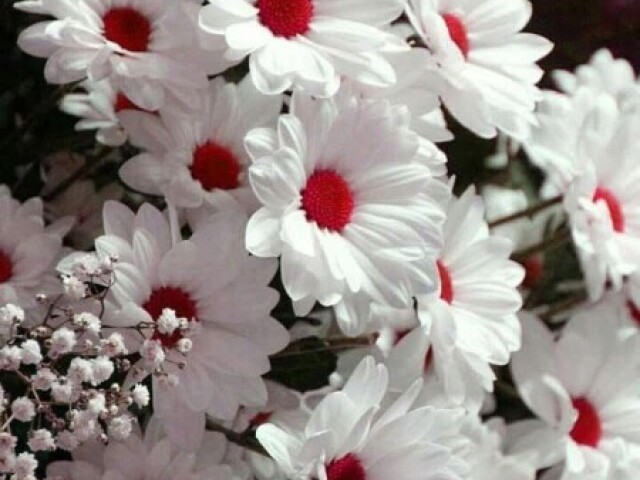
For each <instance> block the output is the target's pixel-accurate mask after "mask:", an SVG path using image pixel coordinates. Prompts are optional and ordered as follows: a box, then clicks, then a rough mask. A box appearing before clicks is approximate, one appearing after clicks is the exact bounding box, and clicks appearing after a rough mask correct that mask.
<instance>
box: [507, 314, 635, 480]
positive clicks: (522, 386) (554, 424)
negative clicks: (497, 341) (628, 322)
mask: <svg viewBox="0 0 640 480" xmlns="http://www.w3.org/2000/svg"><path fill="white" fill-rule="evenodd" d="M611 314H613V315H615V310H614V309H610V308H609V309H606V308H605V309H603V308H602V307H596V308H587V309H583V310H581V311H579V312H578V313H576V314H574V315H573V317H572V318H571V319H570V320H569V322H568V324H567V325H566V327H565V328H564V330H563V331H562V334H561V335H560V337H559V338H558V339H557V340H555V339H554V335H553V334H552V333H551V332H550V331H549V330H548V329H547V327H546V326H545V325H544V324H543V323H542V322H541V321H540V320H538V319H537V318H536V317H535V316H533V315H531V314H522V316H521V320H522V328H523V345H522V349H521V350H520V351H519V352H518V353H516V354H515V355H514V357H513V363H512V365H511V370H512V373H513V377H514V379H515V381H516V385H517V387H518V391H519V392H520V395H521V396H522V399H523V400H524V402H525V403H526V404H527V406H528V407H529V408H530V409H531V411H532V412H533V413H534V414H535V415H536V416H537V417H538V419H535V420H525V421H523V422H522V423H520V424H519V425H518V424H516V425H518V427H517V430H518V435H516V436H514V438H513V439H512V441H513V443H514V445H521V446H525V445H528V446H529V447H534V448H537V449H538V451H539V452H540V455H539V456H538V458H537V460H536V462H537V465H536V466H537V467H538V468H546V467H550V466H552V465H554V464H555V463H557V462H560V461H562V460H564V464H563V465H558V466H557V467H556V470H557V472H556V474H558V477H560V474H562V478H563V479H567V480H569V479H571V480H574V479H575V480H577V479H581V478H598V479H600V478H602V479H606V478H632V476H630V477H625V476H622V475H620V476H616V475H613V471H614V469H618V468H619V469H625V468H629V467H632V466H633V465H634V464H635V465H637V462H638V461H639V460H640V456H639V454H638V452H639V451H640V448H639V447H640V435H639V434H638V429H637V425H638V422H640V413H639V412H640V398H638V394H637V391H636V389H637V381H636V380H637V372H638V367H639V365H640V344H639V342H640V337H639V336H638V335H632V336H621V335H620V331H619V329H618V328H616V326H615V323H616V322H612V321H610V320H611V319H610V318H607V317H608V316H609V315H611ZM514 427H515V426H514ZM620 449H624V450H625V452H627V454H626V460H625V462H624V464H618V463H617V462H616V459H617V457H618V456H619V454H620ZM618 473H620V474H621V473H622V472H618ZM632 473H634V472H633V471H629V472H627V474H632ZM635 473H636V474H637V470H636V471H635ZM589 475H592V476H589ZM558 477H554V478H558Z"/></svg>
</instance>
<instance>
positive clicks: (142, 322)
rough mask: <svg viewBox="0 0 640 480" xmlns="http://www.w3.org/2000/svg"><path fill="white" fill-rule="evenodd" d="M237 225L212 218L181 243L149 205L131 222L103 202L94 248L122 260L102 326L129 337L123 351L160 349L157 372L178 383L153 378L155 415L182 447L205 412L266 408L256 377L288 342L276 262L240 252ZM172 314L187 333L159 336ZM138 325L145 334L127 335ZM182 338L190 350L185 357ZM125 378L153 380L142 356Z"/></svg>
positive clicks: (191, 442)
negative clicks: (101, 229)
mask: <svg viewBox="0 0 640 480" xmlns="http://www.w3.org/2000/svg"><path fill="white" fill-rule="evenodd" d="M244 221H245V220H244V218H243V215H242V213H241V212H233V213H229V214H226V213H225V214H218V215H213V216H212V217H210V219H209V221H208V222H207V223H206V224H200V225H198V226H197V227H195V228H194V229H193V230H194V233H193V235H191V237H190V238H189V239H188V240H183V241H179V240H176V237H177V236H178V238H179V229H178V227H177V226H176V225H171V224H170V222H169V221H168V220H167V219H166V217H165V216H164V215H163V214H162V213H160V212H159V211H158V210H156V209H155V208H153V207H151V206H150V205H148V204H145V205H143V206H142V207H141V208H140V210H139V211H138V213H137V214H134V213H133V212H131V211H130V210H129V209H128V208H126V207H125V206H123V205H121V204H118V203H115V202H109V203H107V204H106V206H105V210H104V226H105V235H104V236H101V237H99V238H98V239H97V240H96V250H97V253H98V255H99V256H101V257H102V256H111V255H117V256H118V258H119V261H118V262H117V264H116V267H115V276H116V278H117V281H116V284H115V286H114V287H113V288H112V290H110V292H109V297H108V300H109V305H108V306H109V308H108V311H107V316H106V317H105V320H104V324H105V325H106V326H109V327H111V328H116V329H119V330H120V331H121V332H122V333H123V334H124V335H125V336H126V339H127V341H128V342H129V343H130V351H136V350H138V349H140V348H141V347H142V346H144V343H143V342H146V341H149V340H152V341H154V342H156V344H157V346H159V347H160V348H161V349H162V350H163V351H164V358H165V359H166V361H165V362H164V364H163V365H162V368H163V372H164V373H165V374H167V375H173V376H175V378H177V380H178V382H179V384H178V386H177V387H176V386H171V385H169V384H167V383H166V382H163V381H162V377H161V376H158V375H153V391H154V396H153V401H154V405H153V407H154V412H155V414H156V416H157V417H158V418H159V420H160V421H161V423H162V425H163V427H164V428H165V430H166V432H167V434H168V435H169V437H170V438H171V440H172V441H173V442H175V443H177V444H178V445H180V447H181V448H184V449H189V450H193V449H194V448H195V447H196V446H197V445H199V442H200V440H201V438H202V434H203V432H204V423H205V412H208V413H209V414H211V415H214V416H215V417H218V418H223V419H231V418H233V416H234V415H235V414H236V412H237V410H238V407H239V406H240V405H247V406H256V407H257V406H260V405H263V404H264V403H265V402H266V399H267V392H266V388H265V385H264V382H263V381H262V379H261V375H262V374H264V373H266V372H267V371H268V370H269V360H268V355H270V354H273V353H275V352H277V351H278V350H280V349H282V348H283V347H284V346H285V345H286V344H287V341H288V334H287V332H286V330H285V329H284V328H283V327H282V326H281V325H280V324H279V323H278V322H277V321H275V320H274V319H273V318H271V317H270V311H271V309H272V308H273V307H274V306H275V304H276V303H277V299H278V295H277V293H276V292H275V291H274V290H272V289H270V288H269V287H268V284H269V282H270V281H271V279H272V277H273V276H274V274H275V270H276V267H277V265H276V262H275V261H272V260H268V259H258V258H256V257H250V256H249V255H248V254H247V253H246V251H245V250H244V248H243V247H242V234H243V232H244ZM246 298H251V302H247V301H246ZM171 312H172V314H173V315H175V317H178V318H181V319H184V321H186V326H187V327H188V328H187V329H184V328H176V329H173V330H171V331H168V330H167V329H164V328H162V326H163V323H162V322H164V321H165V320H166V318H165V317H166V316H167V315H168V314H169V313H171ZM154 325H155V327H154V328H149V327H150V326H154ZM136 326H140V327H142V329H141V330H140V331H141V332H142V335H141V334H140V333H138V332H137V331H136V330H132V329H131V328H132V327H136ZM184 340H188V342H189V346H190V350H189V351H188V353H187V354H186V355H185V354H184V351H185V348H184V343H185V342H184ZM181 363H185V365H184V368H180V364H181ZM132 372H134V374H135V375H137V376H138V377H139V378H144V377H145V376H146V375H149V374H152V373H153V372H152V371H149V369H148V367H147V363H145V358H143V359H142V360H140V362H139V363H138V364H137V365H136V367H135V368H134V369H133V370H132Z"/></svg>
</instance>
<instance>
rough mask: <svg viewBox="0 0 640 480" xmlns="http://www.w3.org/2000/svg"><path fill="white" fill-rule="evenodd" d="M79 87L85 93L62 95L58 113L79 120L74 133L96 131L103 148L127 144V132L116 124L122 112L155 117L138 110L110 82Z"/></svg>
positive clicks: (91, 83)
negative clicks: (78, 118)
mask: <svg viewBox="0 0 640 480" xmlns="http://www.w3.org/2000/svg"><path fill="white" fill-rule="evenodd" d="M81 86H82V88H83V89H84V90H85V91H86V92H85V93H69V94H67V95H65V96H64V97H63V99H62V101H61V102H60V109H61V110H62V111H63V112H65V113H68V114H69V115H75V116H77V117H81V118H82V120H80V121H79V122H78V123H76V126H75V128H76V130H78V131H83V130H97V132H96V140H97V141H98V142H100V143H102V144H104V145H108V146H112V147H118V146H120V145H123V144H124V143H125V142H126V141H127V132H126V131H125V130H124V128H123V127H122V125H121V124H120V120H119V114H120V113H121V112H126V111H139V112H144V113H146V114H147V115H150V116H157V112H153V111H148V110H145V109H143V108H140V107H138V106H137V105H136V104H135V103H133V102H132V101H131V100H130V99H129V97H127V96H126V95H125V94H124V93H122V92H119V91H118V90H117V89H116V88H115V87H114V85H113V84H112V83H111V82H110V81H109V80H101V81H99V82H92V81H89V80H86V81H84V82H82V84H81ZM150 121H151V120H150Z"/></svg>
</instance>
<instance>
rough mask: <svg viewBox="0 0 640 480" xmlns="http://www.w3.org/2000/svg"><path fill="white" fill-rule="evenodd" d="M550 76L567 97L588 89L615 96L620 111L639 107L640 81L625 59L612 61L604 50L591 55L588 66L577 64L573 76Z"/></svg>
mask: <svg viewBox="0 0 640 480" xmlns="http://www.w3.org/2000/svg"><path fill="white" fill-rule="evenodd" d="M552 75H553V79H554V80H555V82H556V85H558V87H559V88H560V90H562V91H563V92H565V93H567V94H570V95H573V94H575V93H576V92H577V91H578V89H580V87H588V88H589V89H591V90H594V91H596V92H606V93H608V94H609V95H611V96H613V97H615V98H616V100H617V102H618V104H619V105H620V107H621V109H622V110H623V111H633V110H636V111H637V109H639V108H640V79H638V78H636V75H635V73H634V72H633V67H632V66H631V64H630V63H629V62H628V61H627V60H625V59H623V58H613V55H611V52H610V51H609V50H607V49H606V48H603V49H600V50H598V51H597V52H596V53H594V54H593V55H592V57H591V60H590V61H589V63H587V64H585V65H580V66H579V67H578V68H576V70H575V72H574V73H572V72H568V71H566V70H556V71H554V72H552Z"/></svg>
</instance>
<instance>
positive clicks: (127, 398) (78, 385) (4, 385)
mask: <svg viewBox="0 0 640 480" xmlns="http://www.w3.org/2000/svg"><path fill="white" fill-rule="evenodd" d="M116 261H117V259H115V258H107V259H104V260H98V259H97V258H96V257H93V256H85V257H82V258H80V259H78V260H76V261H74V262H73V263H72V265H71V269H70V271H69V272H68V273H65V274H62V275H61V281H62V284H63V288H64V293H63V294H61V295H59V296H58V297H57V298H55V299H49V298H48V297H47V296H45V295H39V296H38V298H37V300H38V301H39V303H40V304H41V305H42V306H43V307H45V310H46V313H45V314H44V318H42V319H41V320H40V321H34V320H33V319H31V318H29V319H26V318H25V312H24V310H23V309H22V308H21V307H20V306H18V305H13V304H7V305H5V306H3V307H0V335H1V338H2V341H3V346H2V347H1V348H0V379H1V388H0V478H11V479H15V480H32V479H35V478H36V476H35V471H36V469H37V467H38V462H37V460H36V454H37V453H38V452H43V451H53V450H56V449H62V450H73V449H75V448H76V447H78V446H79V445H81V444H82V443H84V442H87V441H96V440H97V441H101V442H105V443H106V442H108V441H109V440H112V439H113V440H124V439H126V438H127V437H128V436H129V434H130V433H131V431H132V428H133V424H134V422H135V417H134V413H137V412H136V411H135V410H139V409H142V408H144V407H146V406H147V405H148V404H149V401H150V394H149V390H148V388H147V387H146V386H145V385H142V384H140V383H137V384H133V385H131V386H129V387H127V388H125V387H123V386H122V385H123V379H124V377H125V376H126V375H127V374H128V373H129V371H130V369H131V360H130V359H129V358H128V357H129V352H128V351H127V348H126V345H125V340H124V337H123V335H122V334H121V333H119V332H113V331H109V329H108V328H103V322H102V317H103V314H104V311H105V298H106V295H107V293H108V291H109V290H110V289H111V288H112V287H113V286H114V284H115V274H114V271H113V264H114V263H115V262H116ZM179 325H180V322H178V321H177V320H176V321H172V319H171V318H170V315H169V314H167V318H166V319H165V321H163V322H158V326H157V328H158V329H161V330H162V331H164V332H166V333H169V330H171V328H172V327H173V328H174V329H175V327H176V326H179ZM171 331H173V330H171ZM183 343H185V342H183ZM183 348H186V347H183ZM25 424H26V425H28V428H27V429H26V430H27V432H28V433H27V438H25V439H24V440H25V441H26V445H27V447H28V450H27V449H24V448H19V447H18V445H20V444H22V443H23V442H19V438H18V431H20V432H24V431H25V428H24V425H25ZM21 440H22V438H21ZM20 449H22V450H23V451H19V450H20Z"/></svg>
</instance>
